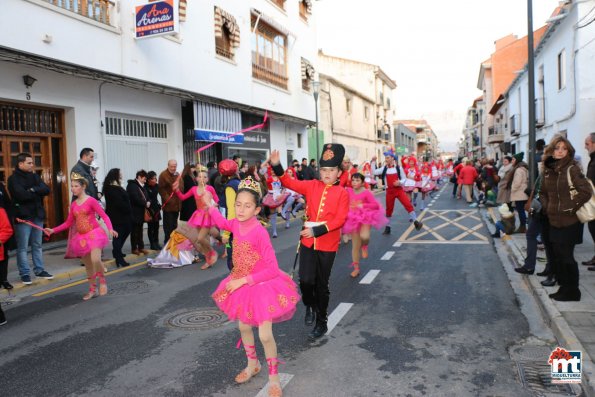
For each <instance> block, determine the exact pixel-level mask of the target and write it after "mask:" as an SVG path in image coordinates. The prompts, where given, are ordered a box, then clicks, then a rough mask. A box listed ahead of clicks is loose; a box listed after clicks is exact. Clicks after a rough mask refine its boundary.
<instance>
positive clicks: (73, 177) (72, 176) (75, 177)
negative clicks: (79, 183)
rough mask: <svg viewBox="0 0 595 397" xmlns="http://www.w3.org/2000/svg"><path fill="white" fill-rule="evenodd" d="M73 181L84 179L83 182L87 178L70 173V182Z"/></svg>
mask: <svg viewBox="0 0 595 397" xmlns="http://www.w3.org/2000/svg"><path fill="white" fill-rule="evenodd" d="M75 179H84V180H87V178H85V177H84V176H82V175H81V174H79V173H78V172H71V173H70V180H71V181H72V180H75Z"/></svg>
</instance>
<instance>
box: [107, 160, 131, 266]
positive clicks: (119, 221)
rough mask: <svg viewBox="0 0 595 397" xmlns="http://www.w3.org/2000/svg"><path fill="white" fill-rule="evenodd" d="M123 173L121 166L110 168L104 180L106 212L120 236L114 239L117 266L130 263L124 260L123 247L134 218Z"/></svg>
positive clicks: (113, 247)
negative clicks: (123, 182)
mask: <svg viewBox="0 0 595 397" xmlns="http://www.w3.org/2000/svg"><path fill="white" fill-rule="evenodd" d="M121 183H122V173H121V172H120V169H119V168H112V169H111V170H109V172H108V173H107V175H106V176H105V180H104V181H103V197H104V198H105V212H106V213H107V216H108V217H109V218H110V220H111V221H112V225H113V226H114V230H115V231H117V232H118V237H114V239H113V240H112V255H113V257H114V259H115V260H116V266H117V267H126V266H129V265H130V263H128V262H126V261H125V260H124V254H123V253H122V247H123V246H124V243H125V242H126V239H127V238H128V236H129V235H130V231H131V229H132V218H131V216H130V215H131V212H132V208H131V207H130V199H129V198H128V193H127V192H126V190H125V189H124V188H123V187H122V185H121Z"/></svg>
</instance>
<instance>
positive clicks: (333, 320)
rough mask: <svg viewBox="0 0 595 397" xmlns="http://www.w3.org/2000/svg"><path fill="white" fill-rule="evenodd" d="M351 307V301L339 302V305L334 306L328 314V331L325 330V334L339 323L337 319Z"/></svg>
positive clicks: (339, 319)
mask: <svg viewBox="0 0 595 397" xmlns="http://www.w3.org/2000/svg"><path fill="white" fill-rule="evenodd" d="M352 307H353V303H343V302H342V303H339V306H337V307H336V309H335V310H333V312H332V313H331V314H330V316H328V323H327V325H328V331H326V335H328V334H330V333H331V331H332V330H333V328H335V327H336V326H337V324H339V321H341V319H342V318H343V317H344V316H345V315H346V314H347V312H348V311H349V309H351V308H352Z"/></svg>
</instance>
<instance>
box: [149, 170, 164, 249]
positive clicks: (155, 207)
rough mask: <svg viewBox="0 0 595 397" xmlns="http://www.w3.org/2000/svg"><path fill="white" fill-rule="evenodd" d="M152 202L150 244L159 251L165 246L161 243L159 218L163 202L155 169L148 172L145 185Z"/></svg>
mask: <svg viewBox="0 0 595 397" xmlns="http://www.w3.org/2000/svg"><path fill="white" fill-rule="evenodd" d="M145 188H146V189H147V193H148V194H149V201H150V202H151V207H149V209H150V210H151V214H152V218H151V221H150V222H147V234H148V235H149V244H150V245H151V249H152V250H156V251H159V250H161V249H162V248H163V247H161V246H160V245H159V220H160V219H161V204H159V186H158V185H157V173H156V172H155V171H149V172H147V184H146V185H145Z"/></svg>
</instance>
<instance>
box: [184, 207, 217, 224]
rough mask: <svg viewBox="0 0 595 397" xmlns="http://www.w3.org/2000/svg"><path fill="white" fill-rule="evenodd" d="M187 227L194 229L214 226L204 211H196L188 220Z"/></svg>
mask: <svg viewBox="0 0 595 397" xmlns="http://www.w3.org/2000/svg"><path fill="white" fill-rule="evenodd" d="M188 225H191V226H194V227H211V226H215V224H214V223H213V222H212V221H211V217H210V215H209V214H208V213H207V212H206V211H205V210H196V211H194V214H192V216H191V217H190V219H188Z"/></svg>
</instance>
